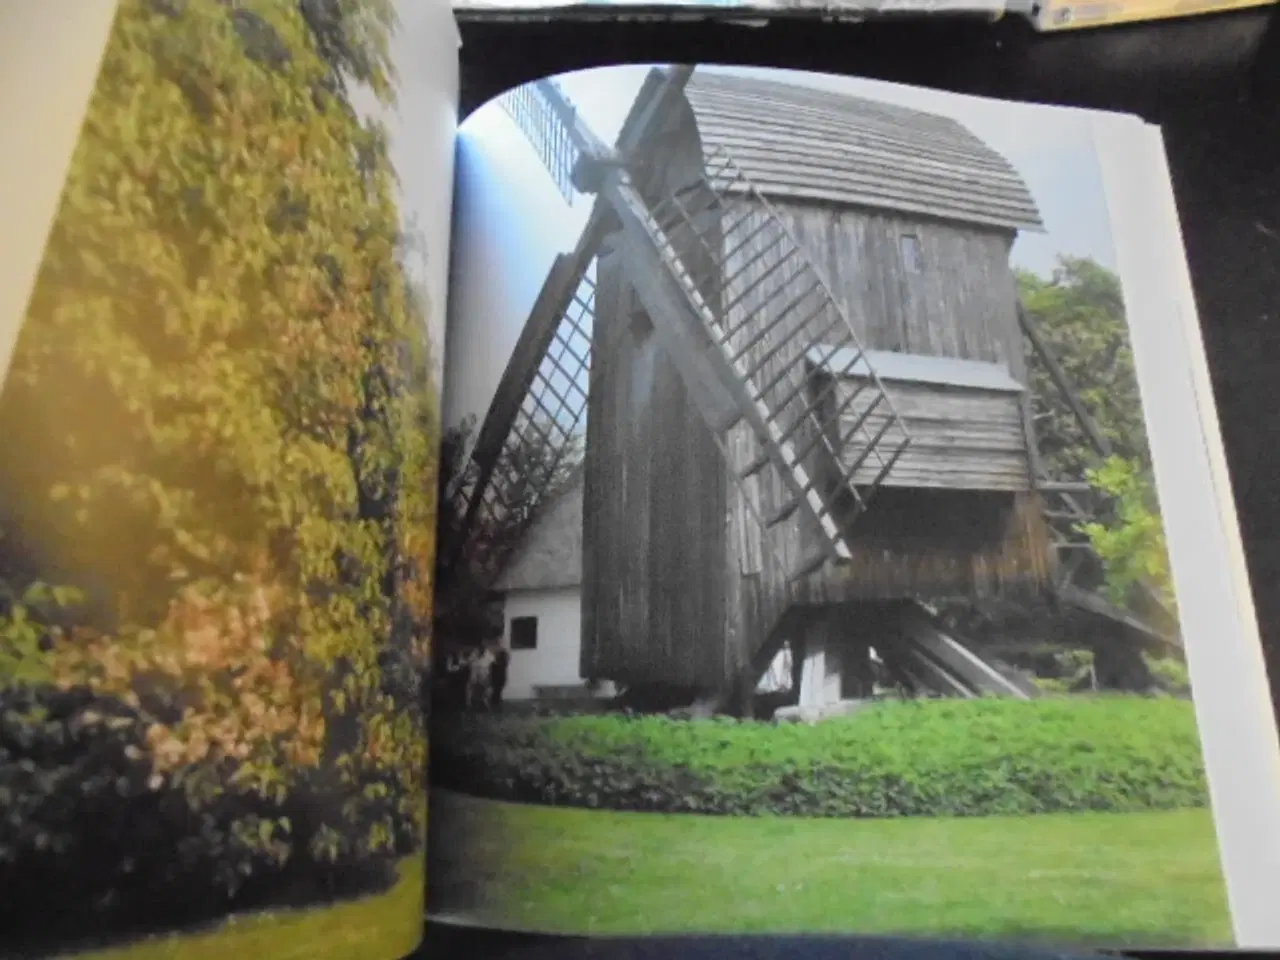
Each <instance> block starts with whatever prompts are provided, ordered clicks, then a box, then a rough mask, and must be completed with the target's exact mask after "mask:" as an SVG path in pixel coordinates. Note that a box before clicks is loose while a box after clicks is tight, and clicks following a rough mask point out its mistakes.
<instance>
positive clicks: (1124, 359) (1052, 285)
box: [1018, 257, 1175, 611]
mask: <svg viewBox="0 0 1280 960" xmlns="http://www.w3.org/2000/svg"><path fill="white" fill-rule="evenodd" d="M1018 286H1019V292H1020V295H1021V297H1022V300H1023V304H1024V305H1025V307H1026V308H1027V310H1028V312H1029V313H1031V314H1032V315H1033V317H1034V318H1035V319H1036V320H1037V322H1038V329H1039V331H1040V334H1041V337H1042V338H1043V339H1044V340H1045V341H1046V343H1047V345H1048V347H1049V349H1050V350H1051V351H1052V353H1053V355H1054V357H1055V358H1056V359H1057V361H1058V364H1059V365H1060V366H1061V367H1062V368H1063V371H1064V373H1065V374H1066V377H1067V379H1068V381H1069V382H1070V383H1071V384H1072V385H1073V387H1074V388H1075V390H1076V392H1077V395H1078V396H1079V398H1080V400H1081V402H1082V404H1083V405H1084V407H1085V409H1086V410H1087V411H1088V413H1089V415H1090V417H1091V418H1092V420H1093V421H1094V423H1095V424H1096V425H1097V427H1098V429H1099V431H1100V432H1101V433H1102V435H1103V436H1104V437H1105V438H1106V440H1107V441H1108V443H1109V444H1110V447H1111V451H1110V455H1109V456H1104V455H1103V454H1102V453H1101V452H1099V451H1098V450H1096V449H1095V448H1094V447H1093V446H1092V444H1091V443H1090V441H1089V438H1088V436H1087V435H1086V434H1085V432H1084V430H1083V428H1082V427H1081V426H1080V423H1079V421H1078V420H1077V419H1076V417H1075V414H1074V413H1073V412H1072V410H1071V408H1070V406H1069V405H1068V404H1067V403H1066V401H1065V399H1064V398H1063V397H1062V396H1061V393H1060V392H1059V390H1058V388H1057V386H1056V385H1055V384H1054V382H1053V379H1052V377H1051V376H1050V374H1049V370H1048V368H1047V367H1046V366H1045V364H1044V362H1043V361H1042V360H1041V358H1040V357H1039V356H1038V355H1036V354H1035V353H1034V352H1031V364H1030V372H1031V382H1032V389H1033V395H1034V397H1035V403H1034V409H1035V415H1036V434H1037V439H1038V442H1039V447H1040V452H1041V456H1042V458H1043V460H1044V462H1045V468H1046V471H1047V473H1048V474H1049V476H1050V477H1051V478H1053V479H1079V480H1086V481H1088V482H1089V483H1090V485H1091V486H1092V487H1093V489H1094V490H1095V491H1096V494H1097V496H1095V497H1094V498H1092V499H1093V504H1092V505H1093V506H1094V508H1095V509H1096V510H1097V516H1096V518H1095V520H1094V522H1091V523H1087V524H1081V525H1080V526H1079V529H1080V532H1082V533H1084V534H1085V535H1086V536H1087V537H1088V538H1089V541H1090V543H1091V544H1092V546H1093V548H1094V550H1095V552H1096V553H1097V554H1098V556H1099V557H1100V558H1101V560H1102V564H1103V568H1104V570H1105V576H1106V583H1105V588H1106V590H1107V592H1108V593H1109V594H1110V596H1111V599H1112V600H1113V601H1115V602H1117V603H1119V604H1121V605H1126V606H1129V607H1131V608H1134V609H1143V608H1144V607H1149V606H1150V604H1149V603H1147V602H1146V601H1145V598H1143V597H1141V596H1139V593H1140V592H1141V591H1139V589H1138V588H1139V587H1140V586H1142V587H1143V589H1144V590H1145V589H1150V590H1151V591H1152V592H1154V594H1155V595H1156V597H1157V598H1158V599H1159V601H1160V603H1161V604H1162V605H1163V606H1164V607H1165V609H1166V610H1167V611H1173V610H1174V609H1175V606H1174V602H1173V588H1172V581H1171V577H1170V573H1169V560H1168V553H1167V547H1166V544H1165V537H1164V530H1163V526H1162V523H1161V520H1160V512H1159V504H1158V502H1157V499H1156V494H1155V480H1154V475H1153V473H1152V467H1151V455H1150V451H1149V449H1148V447H1147V439H1146V423H1145V420H1144V417H1143V414H1142V403H1141V398H1140V396H1139V391H1138V379H1137V373H1136V371H1135V369H1134V365H1133V350H1132V346H1131V343H1130V339H1129V329H1128V324H1127V322H1126V320H1125V312H1124V299H1123V296H1122V292H1121V287H1120V281H1119V278H1118V277H1117V276H1116V275H1115V274H1114V273H1112V272H1111V271H1109V270H1107V269H1106V268H1104V267H1102V266H1100V265H1099V264H1097V263H1095V262H1094V261H1092V260H1089V259H1082V258H1076V257H1062V258H1060V260H1059V266H1058V268H1057V269H1056V270H1055V271H1054V273H1053V276H1052V277H1051V278H1050V279H1049V280H1044V279H1042V278H1039V277H1036V276H1035V275H1033V274H1030V273H1027V272H1020V273H1019V275H1018Z"/></svg>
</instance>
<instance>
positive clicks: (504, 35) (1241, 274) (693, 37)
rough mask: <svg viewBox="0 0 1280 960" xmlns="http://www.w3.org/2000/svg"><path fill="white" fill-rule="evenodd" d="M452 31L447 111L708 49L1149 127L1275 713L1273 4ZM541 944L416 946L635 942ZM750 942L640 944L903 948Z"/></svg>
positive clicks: (1276, 156)
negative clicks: (1176, 219) (1082, 110)
mask: <svg viewBox="0 0 1280 960" xmlns="http://www.w3.org/2000/svg"><path fill="white" fill-rule="evenodd" d="M459 27H460V31H461V34H462V49H461V59H462V93H461V105H460V107H461V111H460V112H461V115H462V116H463V117H465V116H466V115H467V114H468V113H470V112H471V111H472V110H474V109H476V108H477V107H479V106H481V105H482V104H483V103H485V102H486V101H487V100H489V99H491V98H493V97H495V96H497V95H499V94H501V93H503V92H504V91H505V90H508V89H510V88H511V87H515V86H519V85H520V84H522V83H526V82H528V81H530V80H535V79H538V78H540V77H544V76H548V75H551V74H556V73H563V72H566V71H570V70H580V69H586V68H589V67H597V66H607V65H610V64H617V63H663V62H667V63H670V62H686V63H688V62H702V63H717V62H718V63H737V64H743V65H755V66H769V67H783V68H789V69H800V70H814V71H823V72H827V73H838V74H848V75H851V76H862V77H869V78H873V79H878V80H889V81H893V82H898V83H911V84H917V85H921V86H928V87H934V88H937V89H943V90H952V91H956V92H958V93H969V94H977V95H982V96H990V97H1002V98H1007V99H1018V100H1025V101H1033V102H1040V103H1054V104H1062V105H1069V106H1079V107H1090V108H1096V109H1105V110H1117V111H1123V112H1128V113H1136V114H1138V115H1139V116H1141V117H1143V118H1144V119H1146V120H1148V121H1150V122H1152V123H1158V124H1160V125H1161V127H1162V128H1163V130H1164V136H1165V145H1166V150H1167V152H1168V154H1169V163H1170V166H1171V168H1172V172H1173V182H1174V184H1173V185H1174V191H1175V194H1176V197H1177V201H1178V211H1179V215H1180V217H1181V220H1182V230H1183V238H1184V242H1185V244H1186V249H1187V258H1188V261H1189V263H1190V266H1191V275H1192V281H1193V283H1194V286H1195V292H1196V302H1197V307H1198V310H1199V315H1200V322H1201V326H1202V329H1203V334H1204V341H1205V350H1206V353H1207V355H1208V361H1209V371H1210V375H1211V377H1212V380H1213V387H1214V394H1215V397H1216V400H1217V407H1218V416H1219V419H1220V421H1221V424H1222V433H1223V440H1224V443H1225V445H1226V453H1227V460H1228V462H1229V464H1230V468H1231V473H1232V484H1233V488H1234V492H1235V498H1236V508H1237V511H1238V513H1239V518H1240V526H1241V535H1242V537H1243V539H1244V546H1245V552H1246V555H1247V557H1248V564H1249V574H1250V578H1251V582H1252V584H1253V592H1254V601H1255V605H1256V608H1257V615H1258V621H1259V627H1260V629H1261V632H1262V640H1263V647H1264V652H1265V656H1266V662H1267V671H1268V674H1269V676H1270V679H1271V686H1272V690H1273V694H1272V695H1273V701H1274V704H1275V707H1276V714H1277V717H1280V696H1277V692H1280V589H1277V587H1276V586H1275V584H1276V583H1277V581H1278V580H1280V576H1277V574H1280V482H1278V481H1280V444H1277V440H1280V8H1277V9H1276V10H1272V9H1267V8H1262V9H1258V10H1252V11H1245V12H1239V13H1228V14H1221V15H1216V16H1200V17H1192V18H1188V19H1185V20H1179V21H1164V22H1155V23H1149V24H1143V25H1134V26H1120V27H1104V28H1099V29H1095V30H1084V31H1071V32H1066V33H1061V34H1056V35H1055V34H1049V35H1037V34H1035V33H1034V32H1033V31H1032V30H1031V29H1030V28H1029V27H1028V26H1027V25H1026V24H1024V23H1022V22H1021V21H1018V20H1014V19H1012V18H1006V19H1005V20H1002V21H1000V22H997V23H994V24H993V23H987V22H984V21H981V20H939V21H933V22H930V23H928V24H925V23H923V22H921V21H914V22H908V21H896V22H876V23H863V24H849V23H825V22H823V21H822V20H821V19H820V18H818V17H812V16H793V17H790V18H788V19H786V20H777V21H774V22H771V23H768V24H766V25H764V26H744V25H740V24H734V23H729V22H726V21H724V20H702V21H686V22H662V21H656V20H655V21H648V22H644V21H636V20H629V21H626V22H618V21H610V20H594V19H593V20H592V21H578V22H573V21H567V20H559V21H549V22H537V21H526V22H513V21H501V20H496V19H493V18H492V16H491V15H490V16H487V17H476V18H466V17H462V18H460V22H459ZM1273 450H1274V451H1275V455H1274V456H1268V453H1269V452H1271V451H1273ZM552 940H553V938H543V937H520V936H511V935H501V934H490V933H482V932H479V931H466V930H459V929H452V928H447V927H443V926H439V925H429V926H428V930H427V937H426V941H425V943H424V946H423V949H422V950H420V951H419V953H418V955H419V956H423V957H428V956H429V957H432V958H433V960H446V958H448V960H453V958H455V957H456V958H459V960H460V958H461V957H463V956H471V955H479V956H485V957H487V956H498V955H502V954H506V953H518V954H523V953H524V952H525V951H526V950H527V949H528V948H530V947H534V948H536V947H537V946H538V945H540V944H541V945H543V947H542V949H534V950H532V951H531V957H530V960H532V954H540V955H547V954H546V953H544V952H543V951H544V950H547V948H548V947H549V948H550V954H551V955H554V956H563V957H566V958H567V957H573V956H582V957H586V956H587V952H586V951H588V950H589V952H590V955H591V957H592V958H593V960H623V958H624V957H625V958H627V960H632V958H635V960H640V957H641V955H642V954H641V953H637V952H635V951H636V950H640V949H642V948H640V947H638V946H637V945H635V944H628V943H626V942H619V943H617V944H615V945H604V944H597V945H596V947H595V948H590V947H589V946H588V944H587V943H586V942H585V941H578V942H577V943H576V944H575V943H574V942H572V941H559V942H550V943H549V942H548V941H552ZM751 943H752V944H753V945H752V946H750V947H749V948H748V947H744V941H742V940H740V939H731V940H709V941H698V940H697V938H692V939H689V940H682V941H679V942H676V941H670V940H667V941H664V942H663V943H662V944H661V945H660V946H659V944H657V943H654V944H650V945H649V948H647V952H644V953H643V956H644V957H645V958H646V960H648V958H649V957H654V958H660V960H720V958H727V957H738V958H742V960H757V958H764V957H766V956H767V957H769V958H771V960H774V958H776V960H783V958H787V960H797V958H806V960H810V958H812V960H818V958H821V960H828V958H834V957H836V956H844V957H849V958H854V957H858V958H859V960H860V958H863V957H866V958H871V957H875V958H877V960H895V958H897V957H899V956H905V955H904V954H901V953H900V952H899V948H897V947H893V946H892V945H891V944H888V943H885V942H883V941H860V940H856V939H853V938H850V939H848V940H845V941H842V942H839V943H837V942H835V941H832V940H830V939H823V940H816V939H815V940H805V939H804V938H769V937H766V938H753V939H752V941H751ZM655 948H656V952H655ZM911 952H912V954H913V955H914V956H915V957H919V958H921V960H944V958H945V960H955V958H956V957H957V956H958V954H957V953H956V951H955V950H954V949H939V950H935V951H934V952H932V953H930V952H928V951H925V952H924V953H920V952H919V951H918V950H914V949H913V950H912V951H911ZM748 954H749V955H750V956H748ZM1130 955H1133V956H1157V955H1159V951H1151V952H1149V953H1141V952H1131V954H1130ZM1191 955H1192V956H1194V955H1196V954H1191ZM1240 955H1244V954H1240ZM971 956H972V955H971ZM1003 956H1005V957H1009V956H1010V954H1007V953H1006V954H1003ZM1028 956H1035V955H1034V954H1028Z"/></svg>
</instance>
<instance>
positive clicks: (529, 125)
mask: <svg viewBox="0 0 1280 960" xmlns="http://www.w3.org/2000/svg"><path fill="white" fill-rule="evenodd" d="M546 84H547V86H544V85H542V84H533V83H530V84H525V85H524V86H521V87H517V88H516V89H514V90H511V91H509V92H508V93H505V94H503V95H502V96H501V97H500V98H499V100H498V102H499V103H500V104H501V105H502V108H503V110H505V111H506V112H507V115H508V116H510V117H511V119H512V121H513V122H514V123H515V125H516V126H517V127H519V128H520V132H521V133H523V134H524V136H525V139H526V140H528V141H529V144H530V145H531V146H532V147H533V149H534V152H535V153H537V155H538V159H539V160H541V161H542V165H543V166H544V167H546V169H547V173H549V174H550V175H551V179H552V180H553V181H555V185H556V189H558V190H559V191H560V195H561V196H562V197H564V200H565V202H566V203H568V204H570V205H572V204H573V197H574V194H575V192H576V191H575V190H574V186H573V170H574V167H575V165H576V164H577V162H578V157H579V153H578V147H577V145H576V144H574V142H573V140H572V139H570V137H569V134H568V130H569V129H570V127H571V126H572V124H569V125H566V124H565V123H564V121H563V120H562V119H561V118H560V116H558V115H557V112H556V108H555V106H553V101H552V100H551V99H548V96H547V89H548V87H551V89H552V90H554V86H552V85H551V84H550V81H547V82H546ZM564 106H565V108H566V109H568V110H570V111H572V110H573V107H572V106H570V105H569V104H568V102H567V101H565V102H564Z"/></svg>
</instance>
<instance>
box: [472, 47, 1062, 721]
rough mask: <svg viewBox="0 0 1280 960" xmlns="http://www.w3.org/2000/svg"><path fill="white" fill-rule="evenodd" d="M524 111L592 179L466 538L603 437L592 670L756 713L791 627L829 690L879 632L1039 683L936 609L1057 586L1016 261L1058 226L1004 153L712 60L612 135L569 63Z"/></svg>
mask: <svg viewBox="0 0 1280 960" xmlns="http://www.w3.org/2000/svg"><path fill="white" fill-rule="evenodd" d="M504 105H505V106H506V108H507V110H508V112H509V113H510V114H511V115H512V117H513V119H514V120H515V121H516V123H517V124H518V125H519V127H520V128H521V129H522V131H523V132H524V134H525V135H526V137H527V138H528V139H529V141H530V142H531V143H532V144H533V146H534V148H535V149H536V151H537V153H538V155H539V157H540V158H541V160H542V162H543V163H544V164H545V166H546V168H547V171H548V173H549V174H550V176H551V177H552V178H553V179H554V181H555V183H556V184H557V186H558V187H559V189H560V190H561V192H562V194H563V195H564V196H565V198H566V200H568V201H570V202H572V200H573V198H574V196H575V194H576V193H585V194H594V195H595V197H596V199H595V205H594V207H593V209H592V211H591V214H590V217H589V219H588V221H587V225H586V227H585V228H584V230H583V233H582V235H581V237H580V239H579V241H578V244H577V246H576V248H575V249H574V250H573V251H572V252H570V253H568V254H564V255H561V256H560V257H558V258H557V260H556V261H555V263H554V265H553V267H552V269H551V271H550V273H549V275H548V277H547V279H546V282H545V283H544V286H543V289H542V291H541V293H540V295H539V297H538V299H537V302H536V303H535V305H534V308H533V310H532V312H531V314H530V317H529V320H528V322H527V323H526V325H525V327H524V329H523V331H522V333H521V335H520V337H519V339H518V342H517V345H516V347H515V349H514V351H513V353H512V356H511V359H510V361H509V363H508V366H507V369H506V372H505V374H504V376H503V379H502V381H501V382H500V384H499V386H498V389H497V392H496V394H495V397H494V399H493V402H492V404H491V406H490V409H489V411H488V413H487V415H486V418H485V420H484V422H483V424H482V427H481V430H480V432H479V434H478V436H477V439H476V444H475V446H474V448H473V451H472V454H471V466H472V470H471V471H470V472H469V473H468V474H467V475H466V477H465V480H464V481H463V482H460V483H459V485H458V486H457V488H456V489H455V490H454V491H453V496H454V497H456V500H457V502H458V504H459V505H460V506H459V512H460V513H461V515H462V516H463V518H464V519H463V536H462V537H459V543H462V542H464V541H466V539H467V536H468V535H471V534H472V533H474V532H476V531H484V530H486V529H490V528H491V527H492V525H493V524H494V523H495V522H496V523H501V522H503V520H504V518H506V519H510V518H512V517H516V518H529V517H532V516H534V515H536V513H537V511H538V508H539V505H540V504H541V503H543V502H544V501H545V499H546V498H547V497H548V496H550V495H552V494H553V493H554V492H555V486H556V478H557V477H560V476H563V475H564V472H565V468H566V466H567V465H569V464H570V463H572V464H573V465H574V466H576V465H577V462H578V460H579V458H580V459H581V465H582V469H583V474H584V507H583V574H584V584H583V598H582V634H583V636H582V674H583V676H587V677H592V678H600V679H609V680H613V681H615V682H617V683H619V684H621V685H623V686H625V687H627V688H630V689H633V690H634V689H646V688H661V689H664V690H667V691H680V692H681V693H682V694H683V695H686V696H687V697H688V698H699V697H706V698H710V699H712V700H714V701H715V702H717V703H719V704H721V705H733V704H736V705H737V706H741V705H742V702H743V698H744V697H745V696H746V695H747V694H749V692H750V690H751V689H752V687H753V685H754V682H755V678H756V677H758V676H759V675H760V673H761V672H762V671H763V670H764V669H765V667H766V666H767V664H768V662H769V661H770V660H771V659H772V658H773V656H774V654H775V653H776V652H777V651H778V649H779V648H780V647H781V645H782V644H783V643H784V642H789V643H790V644H791V645H792V647H793V649H802V650H804V651H806V656H805V657H804V658H803V659H804V662H805V663H806V664H807V667H806V669H807V670H808V676H807V678H806V679H804V681H803V682H804V683H805V684H807V685H808V687H809V688H811V689H813V690H814V691H816V692H815V693H814V694H813V696H815V697H818V698H819V699H821V698H823V697H826V698H827V699H831V698H835V699H839V698H841V697H845V698H847V697H856V696H858V695H859V692H860V691H862V690H864V689H865V688H866V686H867V684H868V683H869V680H868V674H867V669H868V650H869V649H870V648H871V647H872V646H874V647H875V649H876V650H877V651H878V652H879V653H880V656H881V657H882V658H884V659H885V661H886V662H888V663H889V664H890V665H891V666H892V667H893V669H894V670H895V671H896V672H897V673H898V674H899V676H900V677H902V678H903V679H904V680H905V681H906V682H908V683H910V684H912V685H915V686H919V687H929V688H933V689H937V690H941V691H943V692H946V693H955V694H961V695H966V696H971V695H976V694H978V693H982V692H995V693H1004V694H1012V695H1018V696H1025V695H1027V691H1026V688H1025V687H1024V686H1023V685H1020V684H1018V683H1017V682H1014V681H1011V680H1009V679H1007V678H1006V677H1005V676H1003V675H1002V674H1001V673H1000V672H998V671H997V670H995V669H993V668H992V667H991V666H990V665H989V664H987V663H985V662H984V661H983V660H982V659H981V658H979V657H978V656H976V655H975V654H974V653H973V652H972V651H971V650H969V649H967V648H965V647H964V646H963V645H962V644H960V643H959V642H957V641H956V639H955V638H954V637H951V636H948V635H947V634H946V633H945V632H944V631H941V630H939V629H938V627H937V624H936V623H935V622H934V621H932V619H931V618H930V616H929V614H928V612H927V609H926V608H923V607H921V606H920V605H919V603H918V601H920V600H927V599H928V598H930V597H935V596H936V597H943V596H955V595H965V596H979V597H981V596H1013V595H1040V594H1043V593H1044V592H1046V591H1047V590H1049V588H1050V586H1051V584H1052V582H1053V575H1054V570H1055V566H1056V563H1055V556H1054V552H1053V548H1052V543H1051V539H1052V537H1051V530H1050V526H1049V520H1048V518H1046V516H1045V513H1044V506H1043V502H1042V499H1041V495H1040V492H1039V491H1038V490H1037V485H1038V478H1037V476H1036V469H1035V440H1034V432H1033V429H1032V422H1031V416H1030V405H1029V398H1028V394H1027V390H1026V388H1025V383H1026V379H1027V378H1026V363H1025V357H1024V347H1023V333H1022V331H1021V329H1020V326H1019V318H1018V305H1017V295H1016V289H1015V286H1014V281H1013V276H1012V273H1011V271H1010V270H1009V267H1008V252H1009V247H1010V245H1011V244H1012V241H1013V238H1014V236H1015V235H1016V232H1017V230H1019V229H1041V227H1040V221H1039V216H1038V213H1037V212H1036V210H1035V206H1034V203H1033V202H1032V200H1031V198H1030V195H1029V194H1028V193H1027V190H1026V187H1025V185H1023V184H1022V182H1021V180H1020V179H1019V178H1018V176H1017V174H1016V173H1015V172H1014V171H1013V169H1012V168H1011V167H1010V165H1009V164H1008V162H1007V161H1005V160H1004V158H1002V157H1000V156H999V155H998V154H996V153H995V152H994V151H992V150H990V148H988V147H986V146H985V144H982V143H981V141H979V140H978V139H977V138H976V137H974V136H973V135H972V134H971V133H969V131H967V130H966V129H964V128H963V127H962V126H960V125H959V124H958V123H955V122H954V121H951V120H947V119H944V118H941V117H934V116H930V115H928V114H922V113H919V112H918V111H911V110H905V109H903V108H898V107H890V106H887V105H883V104H877V103H872V102H870V101H865V100H860V99H857V98H850V97H845V96H840V95H835V94H826V93H819V92H815V91H811V90H806V89H804V88H799V87H793V86H789V85H786V84H780V83H776V82H762V81H755V80H751V81H744V80H742V79H740V78H737V77H729V76H725V75H721V74H715V73H705V72H699V73H698V74H697V75H696V76H694V71H693V68H691V67H674V68H669V69H655V70H653V71H651V72H650V74H649V76H648V78H647V79H646V81H645V83H644V84H643V86H642V88H641V90H640V92H639V93H638V95H637V97H636V100H635V102H634V103H633V105H632V107H631V110H630V113H629V115H628V117H627V119H626V121H625V123H624V125H623V128H622V131H621V133H620V135H619V137H618V140H617V143H616V144H615V146H614V147H612V148H610V147H608V146H606V145H605V144H604V143H603V142H602V141H601V140H600V139H599V138H598V137H596V136H595V135H594V134H593V133H592V132H591V131H590V130H589V129H588V128H587V126H586V125H585V124H584V123H583V122H582V120H581V118H580V117H579V116H578V114H577V113H576V111H575V110H574V108H573V107H572V105H571V104H570V103H569V102H568V100H567V99H566V98H565V97H564V95H563V94H562V93H561V91H560V90H559V89H558V87H557V86H556V85H555V83H554V82H552V81H541V82H538V83H536V84H532V85H529V86H526V87H522V88H520V89H518V90H516V91H513V92H512V93H510V94H508V95H507V96H506V97H505V98H504ZM890 207H892V210H891V209H890ZM960 224H963V228H962V227H961V226H958V225H960ZM930 259H931V260H932V261H933V262H932V264H925V263H923V262H922V261H925V260H930ZM931 282H932V283H933V284H934V286H933V287H932V288H931V287H930V286H929V284H930V283H931ZM531 450H537V451H539V453H538V455H537V456H530V453H529V452H530V451H531ZM502 559H503V558H502V556H501V549H500V548H499V549H496V550H492V551H491V552H490V554H489V555H488V556H483V555H482V556H481V560H480V562H479V564H478V567H477V569H478V570H479V575H480V576H482V577H483V576H493V575H496V572H497V571H498V570H499V569H500V567H501V563H502ZM833 685H834V686H833Z"/></svg>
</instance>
